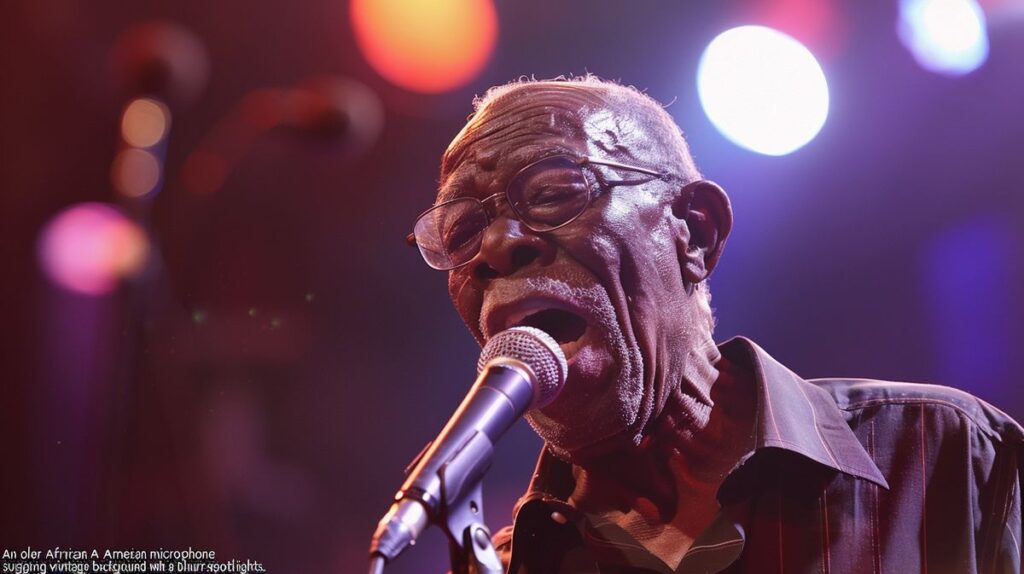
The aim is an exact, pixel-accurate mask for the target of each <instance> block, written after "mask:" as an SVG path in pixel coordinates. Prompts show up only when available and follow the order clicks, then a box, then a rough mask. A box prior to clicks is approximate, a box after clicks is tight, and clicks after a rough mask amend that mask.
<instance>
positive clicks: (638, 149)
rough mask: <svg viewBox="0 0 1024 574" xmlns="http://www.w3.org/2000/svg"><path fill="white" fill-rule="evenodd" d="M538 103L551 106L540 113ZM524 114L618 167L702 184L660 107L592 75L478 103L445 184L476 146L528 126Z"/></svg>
mask: <svg viewBox="0 0 1024 574" xmlns="http://www.w3.org/2000/svg"><path fill="white" fill-rule="evenodd" d="M538 101H543V102H546V105H543V106H540V107H538V106H537V103H538ZM525 108H530V109H531V110H532V112H533V113H543V114H548V117H549V118H550V119H549V121H550V122H552V123H558V124H560V125H553V126H552V127H553V128H557V129H562V130H564V131H567V132H569V133H572V134H573V135H575V136H582V137H586V138H588V139H590V140H591V141H592V143H593V145H595V146H596V147H597V148H599V149H601V150H602V151H603V152H604V153H605V154H607V155H608V156H609V157H612V158H615V159H616V160H618V161H630V162H633V163H635V164H637V165H642V166H647V167H656V168H660V169H665V170H668V171H669V172H670V173H672V174H673V175H675V176H677V177H678V178H680V179H681V180H682V182H683V183H688V182H690V181H694V180H697V179H700V172H699V171H698V170H697V167H696V165H695V164H694V162H693V158H692V157H691V156H690V150H689V147H688V146H687V144H686V140H685V139H684V137H683V134H682V131H681V130H680V129H679V127H678V126H677V125H676V123H675V122H674V121H673V119H672V116H670V115H669V114H668V112H666V111H665V109H664V108H663V107H662V106H661V104H659V103H658V102H657V101H655V100H654V99H653V98H651V97H650V96H648V95H646V94H644V93H642V92H640V91H639V90H637V89H636V88H634V87H632V86H623V85H621V84H617V83H614V82H609V81H606V80H602V79H599V78H597V77H595V76H590V75H588V76H583V77H579V78H571V79H555V80H542V81H534V80H520V81H516V82H511V83H508V84H505V85H502V86H496V87H493V88H491V89H490V90H488V91H487V93H485V94H484V95H483V96H481V97H478V98H477V99H476V100H475V101H474V109H475V112H474V113H473V115H472V116H471V117H470V119H469V121H468V122H467V123H466V125H465V127H463V129H462V131H461V132H459V134H458V136H456V137H455V139H454V140H452V143H451V145H449V147H448V150H447V151H446V152H445V154H444V157H443V159H442V163H441V182H442V184H444V182H445V181H446V180H447V179H448V175H449V174H451V173H452V172H453V171H455V170H456V169H457V168H458V166H459V165H460V164H461V163H462V162H463V161H465V160H466V159H468V158H467V154H468V153H472V150H473V149H474V144H475V143H476V142H478V141H480V140H481V139H485V138H488V137H492V136H493V135H494V134H495V133H497V132H500V131H502V130H506V129H508V128H509V127H510V125H511V124H513V123H516V122H521V121H523V119H524V118H523V114H522V111H523V109H525Z"/></svg>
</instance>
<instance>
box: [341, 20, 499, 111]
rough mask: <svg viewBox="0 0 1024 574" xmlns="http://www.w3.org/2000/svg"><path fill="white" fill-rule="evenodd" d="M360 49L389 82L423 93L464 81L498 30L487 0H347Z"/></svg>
mask: <svg viewBox="0 0 1024 574" xmlns="http://www.w3.org/2000/svg"><path fill="white" fill-rule="evenodd" d="M350 16H351V19H352V26H353V28H354V29H355V36H356V41H357V44H358V45H359V49H360V50H361V51H362V53H363V56H364V57H366V59H367V60H368V61H369V63H370V65H371V66H373V68H374V69H375V70H376V71H377V73H379V74H380V75H381V76H383V77H384V78H385V79H387V80H388V81H390V82H391V83H393V84H395V85H397V86H400V87H402V88H405V89H407V90H411V91H414V92H422V93H428V94H436V93H440V92H445V91H448V90H451V89H454V88H457V87H459V86H462V85H464V84H466V83H467V82H469V81H470V80H471V79H472V78H473V77H474V76H475V75H476V74H477V73H478V72H479V71H480V70H481V69H482V68H483V66H484V64H485V63H487V59H488V58H489V57H490V55H491V52H492V51H493V50H494V44H495V40H496V39H497V35H498V17H497V14H496V13H495V10H494V4H493V2H492V0H352V3H351V5H350Z"/></svg>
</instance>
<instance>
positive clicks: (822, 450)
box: [516, 337, 889, 512]
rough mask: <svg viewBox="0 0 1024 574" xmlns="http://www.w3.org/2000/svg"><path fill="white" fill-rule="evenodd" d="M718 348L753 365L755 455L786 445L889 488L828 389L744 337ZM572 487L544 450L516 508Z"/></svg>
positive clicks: (552, 498) (553, 498) (558, 497)
mask: <svg viewBox="0 0 1024 574" xmlns="http://www.w3.org/2000/svg"><path fill="white" fill-rule="evenodd" d="M719 350H720V351H721V353H722V355H723V356H724V357H727V358H728V359H729V360H730V361H733V362H734V363H735V364H737V365H740V366H742V367H744V368H748V369H750V370H751V374H752V375H753V377H754V384H755V388H756V389H757V415H756V416H757V420H756V421H755V422H754V429H755V433H756V434H755V440H754V444H755V447H754V454H755V455H756V454H757V452H758V451H761V450H763V449H770V448H776V449H782V450H786V451H790V452H793V453H796V454H799V455H801V456H804V457H806V458H808V459H810V460H812V461H814V462H816V463H818V464H820V465H822V466H824V467H827V468H831V469H834V470H836V471H839V472H842V473H844V474H848V475H850V476H854V477H857V478H861V479H864V480H868V481H870V482H873V483H875V484H877V485H879V486H881V487H882V488H885V489H888V488H889V484H888V483H887V482H886V480H885V477H884V476H882V473H881V471H880V470H878V466H877V465H875V463H874V461H873V460H872V459H871V457H870V456H869V455H868V453H867V451H865V450H864V446H863V445H861V443H860V441H859V440H857V437H856V436H855V435H854V434H853V431H851V430H850V427H849V425H848V424H847V423H846V421H845V420H844V419H843V415H842V413H841V411H840V410H839V408H838V407H837V406H836V403H835V401H834V400H833V399H832V396H831V395H829V394H828V392H826V391H825V390H824V389H822V388H820V387H818V386H816V385H814V384H812V383H809V382H807V381H806V380H804V379H802V378H800V377H799V376H797V375H796V374H795V373H793V371H790V370H789V369H787V368H786V367H785V366H784V365H782V363H779V362H778V361H776V360H775V359H774V358H772V356H771V355H769V354H768V353H767V352H765V350H764V349H762V348H761V347H759V346H758V345H757V344H756V343H754V342H753V341H751V340H750V339H747V338H746V337H733V338H732V339H729V340H728V341H726V342H725V343H723V344H721V345H719ZM573 487H574V483H573V478H572V467H571V466H570V465H569V464H567V463H565V462H562V461H560V460H558V459H557V458H555V457H554V455H552V454H550V452H549V451H548V449H547V448H545V449H543V451H542V452H541V455H540V458H539V459H538V460H537V467H536V469H535V471H534V474H533V479H532V480H531V481H530V487H529V489H528V490H527V492H526V495H525V496H523V498H522V499H520V501H519V504H517V505H516V511H517V512H518V509H519V508H520V507H522V505H523V504H525V503H526V502H528V501H530V500H535V499H545V500H547V501H549V502H562V501H565V500H566V499H568V497H569V495H571V494H572V490H573Z"/></svg>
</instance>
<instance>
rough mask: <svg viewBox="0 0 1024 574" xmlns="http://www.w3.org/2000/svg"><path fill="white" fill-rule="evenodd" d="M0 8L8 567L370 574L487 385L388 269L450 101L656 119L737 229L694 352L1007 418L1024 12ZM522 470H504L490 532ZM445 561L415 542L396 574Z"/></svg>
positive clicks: (498, 5) (419, 204) (453, 337)
mask: <svg viewBox="0 0 1024 574" xmlns="http://www.w3.org/2000/svg"><path fill="white" fill-rule="evenodd" d="M4 11H5V12H6V13H7V15H6V16H5V17H4V18H3V24H0V26H2V30H0V162H2V163H0V230H2V237H0V239H2V241H0V269H2V277H3V281H2V282H0V305H2V307H0V309H2V315H0V316H2V318H3V321H4V327H5V328H4V329H3V330H2V337H3V344H2V345H0V358H2V361H3V362H2V370H0V373H2V379H0V380H2V389H3V391H2V394H0V405H2V411H0V449H2V450H0V457H2V460H3V466H2V467H3V471H2V472H0V508H2V509H3V511H2V512H0V545H2V546H3V547H5V548H24V546H26V545H32V546H33V547H42V548H47V547H56V546H60V547H63V548H68V547H72V548H91V547H93V546H99V547H118V548H120V547H136V548H168V549H170V548H187V547H189V546H191V547H193V548H208V549H213V550H216V551H217V552H218V556H219V557H220V558H221V559H223V560H227V559H229V558H240V559H253V560H257V561H261V562H263V563H264V564H265V565H266V566H267V568H268V569H269V571H270V572H274V573H298V572H359V571H363V570H364V567H365V558H366V548H367V546H368V541H369V536H370V534H371V533H372V530H373V527H374V525H375V523H376V521H377V519H378V518H379V517H380V515H381V514H382V513H383V512H384V511H385V510H386V509H387V506H388V504H389V502H390V498H391V496H392V494H393V493H394V491H395V489H396V488H397V487H398V485H399V484H400V482H401V480H402V469H403V468H404V466H405V465H406V463H408V462H409V461H410V460H411V459H412V457H413V456H414V455H415V454H416V453H417V452H418V451H419V450H420V449H421V448H422V447H423V445H424V444H425V442H426V441H427V440H428V439H430V438H433V437H434V435H435V434H436V433H437V431H438V430H439V429H440V427H441V425H442V424H443V422H444V421H445V420H446V419H447V418H448V416H449V415H450V413H451V412H452V410H453V409H454V407H455V406H456V405H457V404H458V402H459V400H460V399H461V398H462V396H463V395H464V393H465V392H466V390H467V389H468V386H469V384H470V383H471V382H472V379H473V377H474V374H475V369H474V364H475V361H476V358H477V354H478V352H479V349H478V348H477V347H476V345H475V343H474V342H473V340H472V338H471V337H470V335H469V333H468V331H467V330H466V329H465V328H464V326H463V325H462V324H461V323H460V320H459V319H458V317H457V316H456V314H455V313H454V312H453V311H452V310H451V308H450V304H449V302H448V299H447V294H446V288H445V277H444V275H443V274H441V273H438V272H435V271H432V270H430V269H428V268H427V267H426V265H424V264H423V262H422V260H421V259H420V257H419V255H418V253H416V251H415V250H414V249H412V248H410V247H408V246H407V245H406V244H405V242H404V236H405V234H406V233H407V232H408V231H410V229H411V227H412V222H413V219H414V218H415V217H416V215H417V214H418V213H420V211H422V210H423V209H424V208H426V207H428V206H429V205H430V204H431V202H432V200H433V194H434V192H435V186H436V179H437V173H438V163H439V159H440V155H441V153H442V152H443V150H444V148H445V147H446V145H447V143H448V142H449V141H450V139H451V138H452V137H453V136H454V135H455V134H456V133H457V131H458V130H459V128H460V127H461V125H462V124H463V122H464V120H465V119H466V117H467V115H468V114H469V113H470V112H471V109H472V108H471V101H472V99H473V96H474V95H476V94H481V93H483V92H484V91H485V90H486V89H487V88H488V87H489V86H491V85H494V84H500V83H504V82H507V81H509V80H513V79H516V78H518V77H520V76H536V77H537V78H549V77H554V76H558V75H562V74H583V73H587V72H590V73H594V74H598V75H600V76H602V77H605V78H610V79H618V80H621V81H622V82H623V83H626V84H631V85H635V86H637V87H639V88H640V89H643V90H645V91H646V92H647V93H648V94H650V95H651V96H653V97H655V98H656V99H658V100H660V101H662V102H665V103H667V104H670V105H669V107H668V110H669V112H670V113H671V114H672V115H673V116H674V117H675V119H676V120H677V121H678V123H679V124H680V125H681V126H682V128H683V130H684V132H685V133H686V135H687V137H688V139H689V142H690V145H691V147H692V150H693V153H694V155H695V157H696V160H697V162H698V165H699V166H700V167H701V169H702V170H703V172H704V173H705V175H706V176H707V177H708V178H709V179H712V180H715V181H717V182H718V183H720V184H721V185H722V186H723V187H724V188H725V189H726V190H727V191H728V192H729V193H730V196H731V197H732V200H733V207H734V209H735V214H736V225H735V231H734V234H733V236H732V238H731V239H730V241H729V245H728V249H727V250H726V254H725V257H724V258H723V260H722V263H721V264H720V266H719V268H718V270H717V271H716V273H715V275H714V277H713V278H712V280H711V287H712V292H713V293H714V306H715V307H716V309H717V316H718V319H719V327H718V331H717V334H716V338H717V339H719V340H725V339H727V338H728V337H731V336H733V335H738V334H743V335H747V336H749V337H752V338H753V339H754V340H755V341H757V342H758V343H759V344H760V345H762V346H763V347H764V348H765V349H766V350H768V352H769V353H772V354H773V355H774V356H775V357H776V358H778V359H780V360H781V361H783V362H784V363H786V364H787V365H788V366H790V367H791V368H792V369H793V370H795V371H796V372H797V373H799V374H801V375H802V376H804V377H820V376H857V377H872V378H883V379H895V380H906V381H921V382H933V383H940V384H945V385H951V386H955V387H958V388H961V389H964V390H967V391H970V392H972V393H975V394H977V395H979V396H981V397H983V398H985V399H987V400H989V401H990V402H993V403H994V404H996V405H998V406H999V407H1001V408H1002V409H1004V410H1006V411H1007V412H1009V413H1010V414H1012V415H1014V416H1015V417H1017V418H1021V417H1024V390H1022V389H1021V385H1020V383H1019V378H1020V375H1019V374H1018V373H1020V372H1022V371H1024V353H1021V352H1020V351H1019V349H1020V348H1021V347H1022V346H1024V331H1022V329H1021V327H1020V325H1022V324H1024V303H1022V301H1021V295H1022V294H1024V289H1022V284H1024V257H1022V253H1024V225H1022V224H1024V144H1022V141H1024V113H1022V109H1024V108H1022V103H1024V67H1022V62H1024V2H1021V1H1020V0H984V1H981V2H980V3H977V2H975V1H974V0H913V1H912V0H903V1H900V0H875V1H871V2H858V3H850V2H846V3H843V2H838V1H834V0H753V1H749V2H735V1H720V2H714V3H711V2H705V3H698V2H668V1H661V2H657V1H653V0H640V1H637V2H629V3H623V2H611V1H606V2H594V1H583V0H572V1H562V2H531V1H517V2H512V1H494V0H404V1H403V0H350V1H349V2H346V1H345V0H309V1H307V2H303V3H300V4H296V3H287V2H279V1H274V0H255V1H247V2H243V1H240V0H222V1H219V2H213V3H211V2H205V1H200V0H177V1H176V2H156V1H153V0H133V1H130V2H129V1H126V0H98V1H93V2H84V1H82V0H32V1H22V2H15V3H8V4H7V5H5V10H4ZM746 26H759V27H757V28H748V27H746ZM737 27H740V28H739V30H737ZM790 104H796V105H795V106H792V105H790ZM540 446H541V445H540V442H539V440H538V439H537V438H536V437H535V436H534V435H533V434H532V432H531V431H530V430H529V428H528V427H526V426H525V425H521V426H520V427H517V428H515V429H514V430H513V431H512V432H511V433H510V435H509V436H508V437H506V439H505V440H504V441H503V442H502V443H501V444H500V445H499V448H498V458H499V460H498V461H497V462H496V464H495V466H494V468H493V469H492V470H491V472H490V474H489V476H488V478H487V482H486V483H485V492H486V501H487V503H486V510H487V517H488V522H489V523H490V525H491V527H492V529H496V528H498V527H500V526H501V525H503V524H506V523H508V522H509V521H510V519H511V507H512V505H513V503H514V501H515V500H516V498H517V497H518V496H519V495H520V494H521V492H522V491H523V489H524V488H525V487H526V483H527V481H528V479H529V476H530V474H531V471H532V467H533V462H534V458H535V455H536V453H537V451H538V449H539V448H540ZM446 553H447V549H446V547H445V541H444V539H443V537H442V536H441V535H440V534H438V533H437V532H434V533H432V534H431V536H429V537H427V538H426V539H424V541H423V542H422V543H421V544H418V545H417V546H416V548H415V549H413V550H411V551H410V552H408V553H407V554H406V555H403V556H402V557H401V558H400V559H399V560H398V561H396V562H395V564H394V565H393V566H391V567H389V569H388V571H389V572H396V573H400V572H405V573H413V572H417V573H418V572H443V571H445V569H446V568H447V554H446Z"/></svg>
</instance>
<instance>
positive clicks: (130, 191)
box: [110, 148, 161, 197]
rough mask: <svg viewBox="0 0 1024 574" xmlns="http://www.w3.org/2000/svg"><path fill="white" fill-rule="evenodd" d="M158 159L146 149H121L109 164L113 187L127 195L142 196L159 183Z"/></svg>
mask: <svg viewBox="0 0 1024 574" xmlns="http://www.w3.org/2000/svg"><path fill="white" fill-rule="evenodd" d="M160 175H161V174H160V160H159V159H157V158H156V156H154V155H153V154H151V153H149V152H148V151H146V150H142V149H136V148H128V149H125V150H121V152H120V153H118V154H117V157H115V158H114V163H113V165H111V166H110V181H111V183H113V185H114V189H116V190H117V191H118V193H120V194H121V195H125V196H128V197H142V196H143V195H146V194H147V193H149V192H151V191H153V190H154V189H156V187H157V184H159V183H160Z"/></svg>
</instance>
